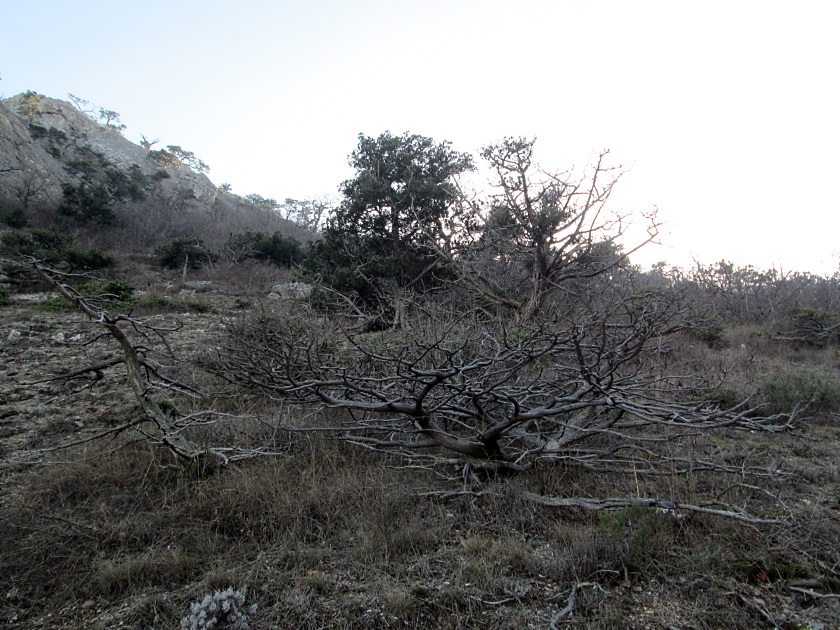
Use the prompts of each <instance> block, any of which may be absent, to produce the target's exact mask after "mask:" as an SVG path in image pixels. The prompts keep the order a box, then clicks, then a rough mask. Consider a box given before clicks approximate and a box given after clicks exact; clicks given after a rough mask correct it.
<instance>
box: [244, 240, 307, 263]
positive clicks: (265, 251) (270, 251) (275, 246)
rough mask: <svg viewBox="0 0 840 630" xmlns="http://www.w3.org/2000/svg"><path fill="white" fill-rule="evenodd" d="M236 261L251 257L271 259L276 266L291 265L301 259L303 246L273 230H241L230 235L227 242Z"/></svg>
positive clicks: (299, 261)
mask: <svg viewBox="0 0 840 630" xmlns="http://www.w3.org/2000/svg"><path fill="white" fill-rule="evenodd" d="M228 248H229V249H230V253H231V255H232V256H233V258H234V259H235V260H236V261H241V260H247V259H253V260H267V261H271V262H272V263H274V264H275V265H277V266H278V267H291V266H292V265H297V264H300V263H301V262H302V261H303V256H304V255H303V248H302V246H301V244H300V242H299V241H297V240H295V239H293V238H291V237H289V236H285V235H283V234H281V233H280V232H275V233H274V234H272V235H270V236H269V235H268V234H266V233H264V232H243V233H241V234H236V235H234V236H231V238H230V242H229V244H228Z"/></svg>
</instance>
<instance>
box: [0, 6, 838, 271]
mask: <svg viewBox="0 0 840 630" xmlns="http://www.w3.org/2000/svg"><path fill="white" fill-rule="evenodd" d="M838 26H840V3H838V2H836V0H824V1H817V0H797V1H796V2H794V1H788V2H779V1H774V0H761V1H749V0H741V1H739V0H727V1H725V2H722V1H717V0H706V1H704V2H697V1H695V2H687V1H682V2H677V1H674V0H669V1H646V0H634V1H633V2H630V1H628V0H517V1H516V2H513V1H512V0H507V1H506V2H501V1H499V0H423V1H422V2H420V1H417V0H354V1H353V2H349V1H346V0H345V1H341V0H308V1H307V0H240V1H239V2H229V1H216V0H200V1H199V0H165V1H162V0H143V1H142V2H141V1H138V0H121V1H119V2H115V1H106V0H88V1H87V2H84V3H81V2H75V1H72V0H41V1H39V2H17V1H14V0H0V79H2V80H0V95H2V96H3V97H9V96H13V95H15V94H18V93H20V92H23V91H26V90H34V91H36V92H39V93H41V94H44V95H46V96H49V97H53V98H62V99H66V98H67V94H68V93H72V94H75V95H77V96H80V97H81V98H84V99H86V100H88V101H91V102H92V103H94V104H95V105H97V106H102V107H105V108H106V109H111V110H115V111H117V112H119V113H120V114H121V121H122V122H123V123H124V124H125V125H127V129H126V131H125V136H126V137H127V138H129V139H130V140H133V141H135V142H137V141H139V139H140V135H141V134H143V135H145V136H146V137H148V138H150V139H160V141H161V142H160V145H158V146H165V145H169V144H174V145H179V146H181V147H183V148H185V149H187V150H190V151H193V152H194V153H195V154H196V155H197V156H198V157H199V158H200V159H202V160H203V161H204V162H206V163H207V164H209V165H210V167H211V171H210V173H209V177H210V178H211V179H212V180H213V181H214V182H215V183H216V184H221V183H229V184H231V185H232V187H233V192H235V193H238V194H241V195H246V194H249V193H257V194H260V195H262V196H264V197H273V198H275V199H277V200H280V201H282V200H283V199H286V198H288V197H291V198H296V199H305V198H307V197H317V196H322V195H331V196H333V197H334V198H336V199H338V197H339V195H338V190H337V189H338V185H339V184H340V183H341V182H342V181H344V180H346V179H349V178H350V177H352V175H353V171H352V169H351V168H350V167H349V166H348V165H347V156H348V155H349V154H350V152H351V151H353V149H354V148H355V147H356V144H357V142H358V135H359V134H360V133H363V134H365V135H368V136H378V135H379V134H381V133H383V132H384V131H390V132H392V133H394V134H402V133H403V132H406V131H408V132H410V133H413V134H420V135H424V136H429V137H431V138H433V139H435V140H436V141H443V140H447V141H450V142H451V143H452V146H453V148H454V149H457V150H459V151H465V152H471V153H473V154H474V155H475V156H476V160H477V161H479V160H478V157H477V156H478V152H479V151H480V149H481V147H483V146H486V145H487V144H490V143H493V142H496V141H499V140H501V139H502V138H504V137H505V136H525V137H529V138H530V137H536V138H537V143H536V153H537V156H538V158H539V159H540V162H541V164H542V166H543V167H545V168H547V169H549V170H565V169H566V168H569V167H571V166H575V167H577V168H581V167H583V166H585V165H586V164H587V163H588V162H589V161H590V160H591V159H592V157H593V155H594V154H596V153H597V152H599V151H601V150H603V149H609V150H610V158H611V161H612V163H613V164H614V165H622V166H623V167H625V168H627V169H628V171H627V173H626V174H625V175H624V176H623V177H622V179H621V181H620V182H619V184H618V185H617V187H616V189H615V192H614V194H613V197H612V199H611V204H610V205H611V207H612V209H613V210H615V211H616V212H635V213H642V212H647V211H650V210H651V209H652V208H654V207H656V208H657V209H658V216H659V218H660V219H661V220H663V221H664V222H665V225H664V227H663V230H662V234H661V236H660V240H661V242H662V245H658V246H649V247H647V248H645V249H644V250H642V251H641V252H640V253H639V254H637V255H635V256H634V257H633V261H634V262H636V263H638V264H640V265H642V266H648V265H650V264H653V263H654V262H657V261H660V260H664V261H667V262H668V263H669V264H673V265H680V266H690V265H692V264H693V261H695V260H696V261H699V262H702V263H704V264H709V263H713V262H716V261H719V260H722V259H726V260H729V261H732V262H734V263H736V264H738V265H748V264H749V265H754V266H756V267H758V268H760V269H768V268H770V267H774V268H776V269H779V270H781V271H783V272H789V271H809V272H812V273H819V274H831V273H834V272H836V271H837V270H838V267H839V266H840V239H838V232H840V202H838V194H837V186H836V185H835V184H836V182H837V180H838V174H840V153H838V150H839V149H840V83H838V77H840V71H838V70H839V68H838V66H840V37H838V36H837V29H838ZM481 177H483V176H481ZM483 181H486V180H483ZM633 238H634V237H633V236H632V235H631V236H630V240H629V241H628V243H627V244H628V245H632V239H633Z"/></svg>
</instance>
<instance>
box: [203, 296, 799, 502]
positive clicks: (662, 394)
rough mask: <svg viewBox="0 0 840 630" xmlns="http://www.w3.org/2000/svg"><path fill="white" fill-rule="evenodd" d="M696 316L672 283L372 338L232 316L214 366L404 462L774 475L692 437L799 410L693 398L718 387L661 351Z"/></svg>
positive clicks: (760, 424) (332, 327) (776, 427)
mask: <svg viewBox="0 0 840 630" xmlns="http://www.w3.org/2000/svg"><path fill="white" fill-rule="evenodd" d="M688 312H689V309H688V307H687V306H686V305H684V304H681V303H680V301H679V300H678V299H675V298H674V296H673V294H671V293H667V292H660V291H642V292H636V293H634V294H632V295H627V296H625V297H624V298H623V299H620V300H617V301H614V302H613V303H612V304H611V306H609V307H608V308H607V309H606V310H601V309H600V308H599V309H598V310H597V311H595V312H591V313H588V314H585V315H579V316H578V317H576V318H575V319H574V320H570V321H564V322H558V321H554V322H542V323H528V324H515V325H506V324H505V322H504V321H495V320H494V321H484V320H482V319H481V318H480V315H479V314H477V313H469V314H463V315H461V316H457V317H456V316H454V315H449V316H442V317H436V318H434V317H430V318H428V319H427V320H425V321H424V322H423V323H422V325H420V324H419V323H418V325H417V326H416V327H415V328H414V329H413V331H411V332H406V331H389V332H386V333H382V334H367V335H354V334H350V333H347V332H345V331H344V330H342V329H341V327H340V326H338V325H337V324H335V323H330V322H329V321H324V320H317V318H316V317H314V316H313V314H312V313H308V314H307V313H298V314H294V313H292V312H289V313H285V314H282V315H271V314H265V313H263V314H261V315H257V316H252V317H246V318H243V319H241V320H238V321H235V322H231V324H230V328H229V334H228V336H227V338H226V339H225V341H224V344H223V346H222V348H221V349H220V350H219V351H218V352H217V353H216V354H215V355H214V357H213V359H212V360H211V361H209V362H208V363H209V367H210V369H211V370H212V371H213V372H215V373H216V374H217V375H219V376H220V377H222V378H223V379H225V380H227V381H228V382H229V383H231V384H232V385H234V386H235V391H237V392H242V391H258V392H262V393H264V394H266V395H268V396H270V397H271V398H273V399H276V400H283V401H289V402H293V403H299V404H302V405H306V406H309V407H314V408H320V409H323V410H325V411H326V412H327V413H326V414H325V418H326V419H325V421H324V422H325V424H326V426H324V425H318V426H317V427H315V426H310V425H297V426H296V427H293V428H298V429H301V430H318V431H327V432H329V433H332V434H333V435H335V436H336V437H338V438H340V439H343V440H347V441H349V442H352V443H355V444H359V445H363V446H366V447H369V448H371V449H375V450H381V451H391V452H397V453H399V454H401V455H403V456H404V457H406V458H408V459H409V460H418V459H426V458H428V459H429V460H430V461H432V462H448V463H452V462H459V461H460V462H462V463H466V464H467V465H469V466H472V467H474V468H475V467H481V468H484V469H490V470H507V471H521V470H524V469H528V468H530V467H532V466H534V465H535V464H536V463H538V462H545V461H553V462H562V463H564V464H566V465H570V466H578V467H582V468H585V469H589V470H592V471H598V472H609V473H627V474H631V475H662V474H669V475H670V474H679V473H689V472H698V471H716V472H717V471H719V472H730V473H737V474H738V475H756V476H759V477H760V476H771V475H772V474H773V472H772V471H767V470H763V469H760V468H758V467H751V466H749V465H733V464H731V463H725V462H720V461H706V460H703V459H702V458H700V459H697V458H693V457H692V456H691V455H689V452H690V449H688V448H686V449H682V448H681V445H682V444H683V443H688V442H690V441H691V440H693V439H696V438H697V437H698V436H702V435H704V434H707V433H709V432H713V431H716V430H717V431H719V430H722V429H734V430H750V431H783V430H785V429H788V428H790V427H791V426H792V422H793V420H792V418H791V417H790V416H772V417H768V416H766V415H762V414H761V413H760V410H759V409H756V408H754V407H752V406H750V405H749V404H747V403H742V404H738V405H735V406H730V407H722V406H721V405H718V404H716V403H715V402H714V401H713V400H711V399H710V398H709V397H708V396H706V397H705V399H706V401H705V402H689V401H688V400H687V399H688V395H687V394H688V393H690V390H689V388H690V387H691V386H692V384H693V386H694V387H696V388H697V389H695V390H694V392H693V393H695V394H697V393H698V392H700V391H701V390H703V391H708V389H709V388H710V387H711V385H710V384H709V383H708V382H705V383H704V382H702V379H701V378H700V377H698V376H696V375H689V374H679V375H669V374H668V373H667V371H665V370H662V369H659V368H660V366H661V363H662V361H663V358H662V356H661V355H660V354H659V353H660V350H661V348H662V344H661V343H660V340H661V339H662V338H664V337H667V336H668V335H670V334H673V333H675V332H677V331H679V330H681V329H683V328H684V327H685V326H687V325H689V324H690V322H689V321H688V319H687V313H688ZM703 388H706V389H703ZM687 390H689V391H687ZM605 505H607V504H605Z"/></svg>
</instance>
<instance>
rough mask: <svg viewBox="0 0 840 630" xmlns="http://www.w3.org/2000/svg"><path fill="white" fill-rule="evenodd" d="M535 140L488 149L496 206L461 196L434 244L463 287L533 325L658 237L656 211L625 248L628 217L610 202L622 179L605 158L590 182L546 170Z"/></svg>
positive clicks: (592, 169) (593, 170)
mask: <svg viewBox="0 0 840 630" xmlns="http://www.w3.org/2000/svg"><path fill="white" fill-rule="evenodd" d="M534 142H535V141H534V140H526V139H524V138H507V139H505V140H504V141H502V142H501V143H499V144H496V145H491V146H489V147H486V148H485V149H484V150H483V151H482V157H483V158H484V159H485V160H486V161H487V162H488V163H489V165H490V167H491V169H492V172H493V177H494V180H493V185H494V193H493V194H492V195H491V196H490V197H489V199H483V200H482V199H471V198H468V196H467V195H465V194H463V193H462V194H461V196H460V203H459V205H458V207H457V208H456V209H455V210H454V211H452V212H451V213H450V215H449V216H448V217H446V218H445V219H442V220H440V221H439V222H438V225H437V233H436V234H435V235H434V236H435V238H434V239H433V241H434V242H435V243H436V244H437V250H438V253H439V254H440V255H441V256H442V257H443V258H444V259H445V260H446V261H447V262H449V263H450V264H451V265H453V266H454V267H455V268H456V269H457V270H458V272H459V275H460V277H461V278H462V280H463V281H464V282H465V283H466V284H467V285H468V286H469V287H471V288H472V289H474V290H477V291H479V292H480V293H482V294H483V295H484V296H485V297H486V298H489V299H490V300H492V301H493V302H495V303H496V304H499V305H502V306H504V307H506V308H508V309H510V310H512V311H513V312H514V313H515V314H516V318H517V320H518V321H521V322H527V321H530V320H532V319H534V318H535V317H537V315H538V314H540V313H541V312H542V311H543V310H544V308H545V305H546V303H547V301H548V299H549V297H550V296H551V295H552V294H554V293H556V292H557V291H558V290H559V289H562V288H564V287H565V285H567V284H568V283H569V282H570V281H572V280H575V279H586V278H594V277H596V276H600V275H603V274H607V273H609V272H611V271H612V270H615V269H616V268H618V267H620V266H621V265H623V264H624V263H626V261H627V258H628V256H629V255H630V254H632V253H633V252H635V251H637V250H638V249H639V248H641V247H643V246H644V245H646V244H647V243H650V242H652V241H653V240H654V239H655V238H656V236H657V235H658V230H659V223H658V222H657V220H656V216H655V212H652V213H650V214H648V215H647V216H646V217H645V219H646V221H647V226H646V228H647V235H646V236H645V237H644V238H642V239H641V240H640V242H637V243H635V244H633V245H631V246H630V247H629V248H627V249H623V248H622V247H621V246H619V244H618V239H620V238H621V237H622V235H623V234H624V233H625V231H626V228H627V227H628V224H627V219H628V218H627V217H626V216H623V215H621V214H617V213H614V212H610V211H609V210H608V209H607V202H608V201H609V198H610V195H611V194H612V190H613V187H614V186H615V184H616V183H617V182H618V180H619V178H620V177H621V175H622V171H621V170H620V167H612V166H609V165H608V164H607V161H606V160H607V156H608V152H607V151H603V152H601V153H600V154H598V155H597V156H596V158H595V160H594V162H593V164H591V165H590V167H589V168H588V170H587V172H586V173H584V174H583V175H580V174H575V173H574V172H572V171H568V172H563V173H553V172H548V171H545V170H542V169H541V168H540V167H539V165H538V164H537V163H536V161H535V159H534V155H533V152H534Z"/></svg>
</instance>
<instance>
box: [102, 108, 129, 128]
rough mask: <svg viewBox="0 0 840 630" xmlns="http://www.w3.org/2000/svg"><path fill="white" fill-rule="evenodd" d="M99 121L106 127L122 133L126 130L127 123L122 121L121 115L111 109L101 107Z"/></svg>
mask: <svg viewBox="0 0 840 630" xmlns="http://www.w3.org/2000/svg"><path fill="white" fill-rule="evenodd" d="M99 122H100V124H102V125H103V126H104V127H105V128H106V129H110V130H112V131H117V132H119V133H122V132H123V131H124V130H125V125H123V124H122V123H121V122H120V115H119V113H118V112H115V111H113V110H111V109H105V108H104V107H100V108H99Z"/></svg>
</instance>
